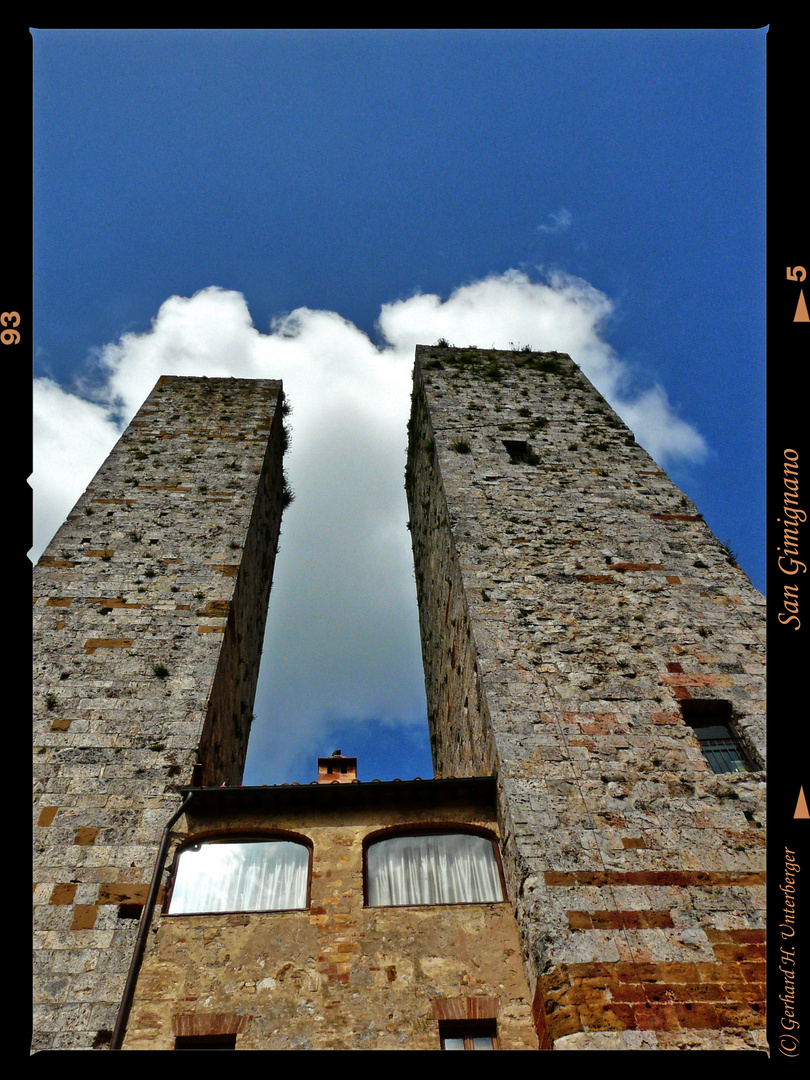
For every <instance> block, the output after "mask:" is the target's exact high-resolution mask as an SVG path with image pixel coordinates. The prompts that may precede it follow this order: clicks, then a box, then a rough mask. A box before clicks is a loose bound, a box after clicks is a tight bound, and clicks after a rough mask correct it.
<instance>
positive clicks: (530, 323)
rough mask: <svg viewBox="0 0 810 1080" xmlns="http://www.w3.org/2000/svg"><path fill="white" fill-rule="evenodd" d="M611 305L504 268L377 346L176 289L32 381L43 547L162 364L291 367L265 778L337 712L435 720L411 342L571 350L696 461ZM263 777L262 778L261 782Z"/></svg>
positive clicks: (595, 295) (415, 314) (633, 412)
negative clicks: (410, 505)
mask: <svg viewBox="0 0 810 1080" xmlns="http://www.w3.org/2000/svg"><path fill="white" fill-rule="evenodd" d="M612 311H613V307H612V304H611V302H610V300H609V299H608V298H607V297H606V296H605V295H604V294H603V293H601V292H599V291H598V290H597V289H595V288H593V286H591V285H590V284H588V283H587V282H585V281H582V280H580V279H577V278H572V277H567V276H565V275H562V274H552V275H550V276H548V277H547V279H546V280H545V281H543V282H536V281H531V280H530V279H529V278H528V276H527V275H525V274H523V273H520V272H517V271H510V272H508V273H506V274H502V275H497V276H491V277H488V278H485V279H484V280H480V281H475V282H472V283H470V284H468V285H465V286H463V287H460V288H458V289H456V290H455V291H454V292H453V293H452V294H451V295H450V296H449V297H447V298H446V299H444V300H443V299H441V298H440V297H438V296H435V295H422V294H418V295H415V296H411V297H409V298H408V299H404V300H398V301H395V302H392V303H388V304H384V305H383V306H382V308H381V311H380V317H379V322H378V333H379V337H380V343H379V344H375V343H374V342H372V341H371V339H370V338H369V337H368V336H367V335H366V334H364V333H363V332H362V331H361V330H360V329H358V328H357V327H356V326H354V325H353V324H352V323H351V322H349V321H347V320H346V319H344V318H342V317H341V316H340V315H338V314H337V313H335V312H331V311H315V310H311V309H308V308H299V309H297V310H295V311H293V312H291V313H289V314H286V315H284V316H281V317H279V318H277V319H275V320H274V321H273V323H272V324H271V326H270V327H269V328H268V332H267V333H263V332H261V331H259V330H258V329H257V328H256V327H255V326H254V325H253V322H252V319H251V317H250V313H249V311H248V307H247V304H246V302H245V298H244V297H243V296H242V295H241V294H239V293H237V292H233V291H228V290H225V289H221V288H216V287H212V288H208V289H204V290H203V291H202V292H199V293H197V294H196V295H195V296H192V297H179V296H173V297H170V298H169V299H167V300H166V301H165V303H164V304H163V305H162V306H161V308H160V310H159V311H158V313H157V315H156V316H155V318H154V320H153V323H152V327H151V329H150V330H149V331H147V332H146V333H143V334H125V335H123V336H122V337H121V339H120V340H119V341H117V342H113V343H110V344H107V345H106V346H104V347H103V348H102V349H101V350H100V351H99V352H98V353H97V354H96V356H95V357H94V359H93V361H92V363H90V364H89V365H88V370H87V371H86V372H84V373H83V377H82V378H81V379H79V380H77V382H76V385H75V386H74V387H72V388H71V389H65V388H62V387H59V386H57V385H56V384H55V383H54V382H52V381H51V380H48V379H36V380H35V382H34V442H35V446H34V473H33V475H32V478H31V484H32V488H33V491H34V507H35V528H34V548H33V549H32V552H31V554H32V557H34V558H36V557H37V556H38V555H39V554H40V553H41V551H42V550H43V548H44V546H45V544H46V543H47V541H48V539H49V537H50V535H51V534H52V533H53V531H54V530H55V528H56V527H57V526H58V524H59V523H60V522H61V521H62V520H63V519H64V518H65V516H66V514H67V513H68V511H69V510H70V508H71V507H72V505H73V503H74V502H75V500H76V499H77V498H78V496H79V495H80V494H81V492H82V491H83V489H84V488H85V487H86V485H87V483H88V482H89V481H90V479H91V478H92V476H93V474H94V473H95V471H96V469H97V468H98V466H99V465H100V464H101V462H102V461H103V460H104V458H105V456H106V455H107V454H108V453H109V451H110V449H111V448H112V446H113V445H114V443H115V441H116V439H117V438H118V436H119V434H120V432H121V430H122V429H123V426H124V425H125V424H126V423H127V422H128V421H129V419H130V418H131V417H132V416H133V415H134V413H135V412H136V411H137V409H138V408H139V407H140V405H141V403H142V401H143V400H144V398H145V397H146V395H147V394H148V393H149V392H150V391H151V389H152V387H153V386H154V384H155V382H156V381H157V379H158V377H159V376H160V375H164V374H176V375H208V376H209V377H214V376H234V377H245V378H280V379H282V380H283V381H284V388H285V392H286V394H287V396H288V397H289V399H290V400H291V402H292V405H293V410H294V411H293V415H292V422H293V424H292V426H293V438H292V450H291V454H290V457H289V459H288V465H287V469H288V473H289V476H290V480H291V482H292V485H293V488H294V490H295V492H296V500H295V502H294V503H293V504H292V506H291V507H290V508H289V510H288V511H287V513H286V514H285V519H284V523H283V531H282V538H281V550H280V553H279V557H278V561H277V564H276V575H275V578H276V581H275V584H274V588H273V594H272V597H271V618H270V619H269V623H268V636H267V639H266V642H265V656H266V657H267V660H266V661H265V663H264V664H263V667H262V684H261V686H260V689H259V695H258V698H257V707H256V712H257V717H258V721H257V724H256V725H254V735H253V738H252V742H251V755H252V757H253V760H254V762H256V764H255V765H254V768H253V774H252V775H250V776H248V778H247V779H248V782H251V783H258V782H263V781H266V780H267V778H268V777H267V775H264V776H263V777H262V776H261V773H262V768H263V766H262V763H261V759H262V752H261V750H258V751H256V752H254V749H253V747H254V746H258V747H261V746H265V747H266V754H265V756H266V757H267V759H268V761H269V759H270V758H272V759H273V762H274V766H273V769H270V767H269V765H268V766H267V768H268V769H269V770H270V774H271V776H270V779H271V780H272V779H274V778H278V779H289V772H288V771H286V770H288V769H289V767H290V763H291V762H292V761H293V759H294V758H295V756H296V754H297V753H299V752H303V753H305V754H306V756H307V758H310V757H312V756H313V750H312V747H313V742H314V741H316V740H317V737H318V733H319V732H320V734H321V736H323V734H324V732H325V731H326V730H327V728H328V726H329V724H330V723H332V722H334V721H336V720H338V719H342V720H349V721H362V720H365V719H368V718H371V717H373V718H375V719H376V720H378V721H383V722H385V723H416V722H419V723H424V722H425V718H424V689H423V681H422V672H421V659H420V655H419V637H418V628H417V617H416V601H415V589H414V583H413V568H412V561H411V553H410V543H409V537H408V533H407V531H406V520H407V516H408V514H407V507H406V503H405V495H404V488H403V472H404V463H405V445H406V423H407V417H408V411H409V405H410V381H411V369H412V364H413V349H414V346H415V345H416V344H419V343H421V344H431V343H433V342H435V341H436V340H438V339H439V338H440V337H444V338H447V339H448V340H449V341H451V342H453V343H454V344H457V345H478V346H480V347H495V348H509V347H510V345H513V344H514V345H515V346H518V347H520V346H522V345H526V344H528V345H531V346H532V347H533V348H535V349H555V350H559V351H562V352H567V353H569V354H570V355H571V356H572V357H573V359H574V360H575V361H576V362H577V363H578V364H579V365H580V367H581V368H582V369H583V370H584V371H585V373H586V374H587V375H588V377H589V378H590V379H591V381H592V382H593V383H594V384H595V385H596V386H597V387H598V388H599V389H600V391H601V392H602V393H603V394H604V395H605V396H606V397H607V398H608V400H609V401H610V402H611V404H612V405H613V407H614V408H615V409H616V410H617V411H618V412H619V413H620V415H622V416H623V418H624V419H625V420H626V421H627V422H628V423H629V424H630V426H631V428H632V429H633V430H634V432H635V434H636V437H637V439H638V441H639V442H641V443H642V444H643V445H645V446H646V447H647V448H648V449H649V450H650V452H651V453H652V454H653V456H655V457H656V458H657V460H658V461H660V462H661V463H662V464H664V463H666V462H671V461H676V460H689V461H696V460H700V459H701V457H702V456H703V455H704V454H705V452H706V447H705V444H704V442H703V439H702V438H701V436H700V435H699V433H698V432H697V431H695V430H694V429H693V428H692V427H691V426H690V425H689V424H688V423H686V422H685V421H683V420H682V419H680V418H679V417H678V416H677V415H676V413H675V411H674V410H673V408H672V407H671V405H670V403H669V401H668V399H667V395H666V393H665V391H664V390H663V389H662V388H660V387H653V388H652V389H648V390H646V391H645V392H644V393H636V394H634V393H633V389H632V379H631V377H630V376H631V373H630V372H629V370H628V369H627V367H626V365H625V364H624V363H623V362H622V361H621V360H620V358H619V357H617V356H616V354H615V352H614V351H613V350H612V349H611V347H610V346H609V345H608V344H607V343H606V341H605V339H604V332H605V328H606V325H607V323H608V320H609V319H610V316H611V314H612ZM257 777H260V778H257Z"/></svg>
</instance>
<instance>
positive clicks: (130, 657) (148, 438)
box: [34, 377, 286, 1049]
mask: <svg viewBox="0 0 810 1080" xmlns="http://www.w3.org/2000/svg"><path fill="white" fill-rule="evenodd" d="M283 411H284V409H283V394H282V388H281V383H280V382H271V381H258V380H249V381H248V380H236V379H205V378H173V377H164V378H161V379H160V380H159V382H158V383H157V385H156V387H155V389H154V390H153V392H152V393H151V394H150V396H149V398H148V399H147V401H146V402H145V404H144V405H143V407H142V409H141V410H140V412H139V413H138V415H137V416H136V417H135V419H134V420H133V421H132V423H131V424H130V425H129V427H128V428H127V430H126V432H125V433H124V435H123V436H122V438H121V440H120V441H119V443H118V445H117V446H116V447H115V449H114V451H113V453H112V454H111V455H110V457H109V458H108V460H107V461H106V463H105V464H104V466H103V467H102V469H101V470H100V472H99V473H98V474H97V475H96V477H95V479H94V480H93V482H92V484H91V486H90V487H89V488H88V490H87V491H86V492H85V493H84V495H83V496H82V497H81V498H80V499H79V501H78V503H77V504H76V506H75V507H74V509H73V511H72V512H71V514H70V516H69V518H68V520H67V522H66V524H65V525H64V526H63V527H62V528H61V529H60V531H59V532H58V533H57V535H56V537H55V539H54V540H53V542H52V543H51V544H50V546H49V547H48V549H47V551H46V553H45V554H44V555H43V556H42V558H41V559H40V560H39V563H38V565H37V566H36V568H35V570H34V657H35V661H34V669H35V670H34V674H35V691H34V774H35V800H34V834H35V841H34V842H35V853H34V863H35V887H34V904H35V945H36V957H35V1021H34V1031H35V1037H34V1049H48V1048H65V1049H67V1048H76V1049H78V1048H88V1049H89V1048H91V1047H104V1046H108V1045H109V1044H110V1038H111V1033H112V1031H113V1029H114V1026H115V1023H116V1015H117V1012H118V1008H119V1004H120V1002H121V1000H122V993H123V990H124V985H125V980H126V976H127V970H128V967H129V964H130V958H131V956H132V953H133V945H134V942H135V937H136V931H137V927H138V918H139V916H140V913H141V909H142V906H143V904H144V901H145V899H146V896H147V891H148V888H149V883H150V878H151V876H152V871H153V867H154V865H155V860H156V856H157V853H158V849H159V846H160V841H161V835H162V833H163V830H164V828H165V827H166V825H167V824H168V823H169V819H170V818H171V817H172V815H176V812H177V809H178V807H179V805H180V795H179V791H180V789H181V788H182V787H184V786H185V787H188V786H191V785H207V786H219V785H220V784H222V783H230V784H234V783H239V781H240V779H241V775H242V767H243V763H244V757H245V752H246V748H247V740H248V733H249V731H250V724H251V718H252V709H253V699H254V693H255V688H256V679H257V674H258V666H259V659H260V656H261V644H262V637H263V632H264V624H265V616H266V612H267V601H268V594H269V591H270V583H271V579H272V572H273V562H274V558H275V552H276V549H277V542H278V534H279V526H280V520H281V513H282V509H283V505H284V502H285V501H286V495H285V486H284V481H283V474H282V457H283V453H284V445H285V436H284V430H283V415H282V414H283Z"/></svg>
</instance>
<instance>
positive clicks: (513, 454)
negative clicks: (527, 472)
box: [501, 439, 540, 465]
mask: <svg viewBox="0 0 810 1080" xmlns="http://www.w3.org/2000/svg"><path fill="white" fill-rule="evenodd" d="M501 441H502V442H503V445H504V449H505V450H506V452H507V454H508V455H509V460H510V461H511V462H512V464H513V465H536V464H537V462H538V461H539V460H540V458H539V457H538V456H537V454H536V453H535V452H534V450H532V448H531V446H530V445H529V444H528V443H527V442H525V441H524V440H522V439H502V440H501Z"/></svg>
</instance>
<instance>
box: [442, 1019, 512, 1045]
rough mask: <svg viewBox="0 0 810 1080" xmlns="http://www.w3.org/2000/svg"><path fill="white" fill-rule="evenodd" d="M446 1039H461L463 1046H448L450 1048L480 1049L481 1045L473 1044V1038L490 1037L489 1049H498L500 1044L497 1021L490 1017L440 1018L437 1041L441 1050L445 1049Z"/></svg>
mask: <svg viewBox="0 0 810 1080" xmlns="http://www.w3.org/2000/svg"><path fill="white" fill-rule="evenodd" d="M447 1039H463V1040H464V1045H463V1046H453V1047H450V1049H451V1050H480V1049H483V1048H482V1047H478V1046H473V1040H474V1039H491V1041H492V1045H491V1046H490V1047H487V1049H490V1050H500V1048H501V1044H500V1040H499V1038H498V1021H497V1020H495V1019H494V1018H492V1019H480V1020H440V1021H439V1043H440V1046H441V1049H442V1050H447V1049H448V1047H447V1046H446V1045H445V1042H446V1040H447Z"/></svg>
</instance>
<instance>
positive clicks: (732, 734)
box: [681, 699, 756, 773]
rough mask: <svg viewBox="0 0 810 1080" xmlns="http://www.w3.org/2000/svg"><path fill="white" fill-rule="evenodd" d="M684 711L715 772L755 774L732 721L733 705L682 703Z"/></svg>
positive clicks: (684, 715) (752, 764)
mask: <svg viewBox="0 0 810 1080" xmlns="http://www.w3.org/2000/svg"><path fill="white" fill-rule="evenodd" d="M681 712H682V714H683V718H684V720H685V721H686V723H687V724H688V725H689V726H690V727H691V728H692V730H693V731H694V733H695V736H696V737H697V740H698V742H699V743H700V748H701V750H702V751H703V756H704V757H705V758H706V760H707V761H708V763H709V765H710V766H711V768H712V771H713V772H716V773H734V772H752V771H753V770H754V769H755V768H756V766H755V764H754V762H753V761H752V760H751V758H750V756H749V754H748V753H747V751H746V749H745V746H744V745H743V742H742V740H741V739H740V736H739V735H738V734H737V731H736V729H735V727H734V725H733V723H732V721H731V703H730V702H728V701H695V700H694V699H692V700H689V701H682V702H681Z"/></svg>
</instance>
